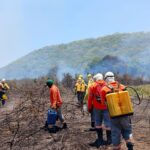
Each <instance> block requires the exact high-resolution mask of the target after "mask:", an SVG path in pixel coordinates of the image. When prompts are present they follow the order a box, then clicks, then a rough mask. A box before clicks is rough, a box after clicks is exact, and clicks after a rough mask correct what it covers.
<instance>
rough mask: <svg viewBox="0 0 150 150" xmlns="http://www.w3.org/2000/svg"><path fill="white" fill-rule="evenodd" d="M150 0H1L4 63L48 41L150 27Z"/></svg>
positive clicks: (0, 42)
mask: <svg viewBox="0 0 150 150" xmlns="http://www.w3.org/2000/svg"><path fill="white" fill-rule="evenodd" d="M149 7H150V0H0V22H1V23H0V56H1V63H0V67H3V66H5V65H7V64H9V63H11V62H12V61H14V60H16V59H18V58H20V57H22V56H24V55H26V54H28V53H29V52H31V51H33V50H35V49H39V48H42V47H44V46H47V45H53V44H61V43H68V42H70V41H74V40H80V39H85V38H96V37H100V36H105V35H109V34H113V33H116V32H120V33H128V32H130V33H131V32H139V31H145V32H147V31H150V19H149V17H150V8H149Z"/></svg>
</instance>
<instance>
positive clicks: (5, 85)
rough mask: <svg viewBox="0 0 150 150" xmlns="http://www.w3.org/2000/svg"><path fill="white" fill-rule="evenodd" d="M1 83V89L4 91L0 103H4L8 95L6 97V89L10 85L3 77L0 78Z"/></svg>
mask: <svg viewBox="0 0 150 150" xmlns="http://www.w3.org/2000/svg"><path fill="white" fill-rule="evenodd" d="M1 85H2V90H3V92H4V94H3V99H2V105H5V103H6V100H7V99H8V97H7V94H8V93H7V92H8V90H9V89H10V87H9V85H8V84H7V83H6V80H5V79H4V78H3V79H2V80H1Z"/></svg>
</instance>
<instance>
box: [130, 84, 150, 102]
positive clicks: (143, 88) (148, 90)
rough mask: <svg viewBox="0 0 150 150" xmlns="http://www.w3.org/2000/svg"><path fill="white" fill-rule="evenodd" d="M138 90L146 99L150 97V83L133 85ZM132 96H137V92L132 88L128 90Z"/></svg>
mask: <svg viewBox="0 0 150 150" xmlns="http://www.w3.org/2000/svg"><path fill="white" fill-rule="evenodd" d="M132 87H133V88H135V90H136V91H137V92H138V94H139V96H140V97H142V95H143V98H146V99H148V98H149V99H150V84H145V85H139V86H132ZM128 91H129V93H130V95H131V96H135V92H134V91H133V90H131V89H129V90H128Z"/></svg>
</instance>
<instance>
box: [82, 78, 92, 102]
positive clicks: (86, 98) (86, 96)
mask: <svg viewBox="0 0 150 150" xmlns="http://www.w3.org/2000/svg"><path fill="white" fill-rule="evenodd" d="M93 83H94V81H93V79H90V80H89V81H88V86H87V89H86V93H85V96H84V102H85V103H87V100H88V93H89V88H90V87H91V86H93Z"/></svg>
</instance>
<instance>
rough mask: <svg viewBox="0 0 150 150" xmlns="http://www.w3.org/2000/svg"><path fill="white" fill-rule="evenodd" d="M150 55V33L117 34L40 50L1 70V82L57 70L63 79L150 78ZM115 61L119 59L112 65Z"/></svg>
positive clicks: (43, 74)
mask: <svg viewBox="0 0 150 150" xmlns="http://www.w3.org/2000/svg"><path fill="white" fill-rule="evenodd" d="M149 55H150V32H136V33H115V34H112V35H107V36H104V37H98V38H89V39H85V40H78V41H73V42H70V43H68V44H59V45H52V46H45V47H43V48H40V49H36V50H34V51H32V52H30V53H29V54H27V55H25V56H23V57H21V58H19V59H17V60H16V61H14V62H12V63H10V64H9V65H7V66H5V67H3V68H0V78H2V77H5V78H7V79H22V78H38V77H40V76H45V75H47V74H48V73H49V72H51V70H52V69H53V68H55V67H57V68H58V74H57V75H58V77H59V78H61V77H62V75H63V73H70V74H72V75H74V74H78V73H83V74H86V73H88V72H91V73H96V72H106V71H109V70H112V71H114V72H119V73H121V74H123V73H128V74H132V75H136V74H138V75H140V76H143V75H144V76H145V77H149V76H150V72H148V67H149V65H150V61H149V57H148V56H149ZM106 56H107V59H106ZM108 56H109V57H108ZM112 58H115V59H114V62H111V64H110V63H109V61H110V60H111V59H112ZM116 62H118V63H116ZM113 64H114V65H113ZM123 67H124V69H123Z"/></svg>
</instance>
